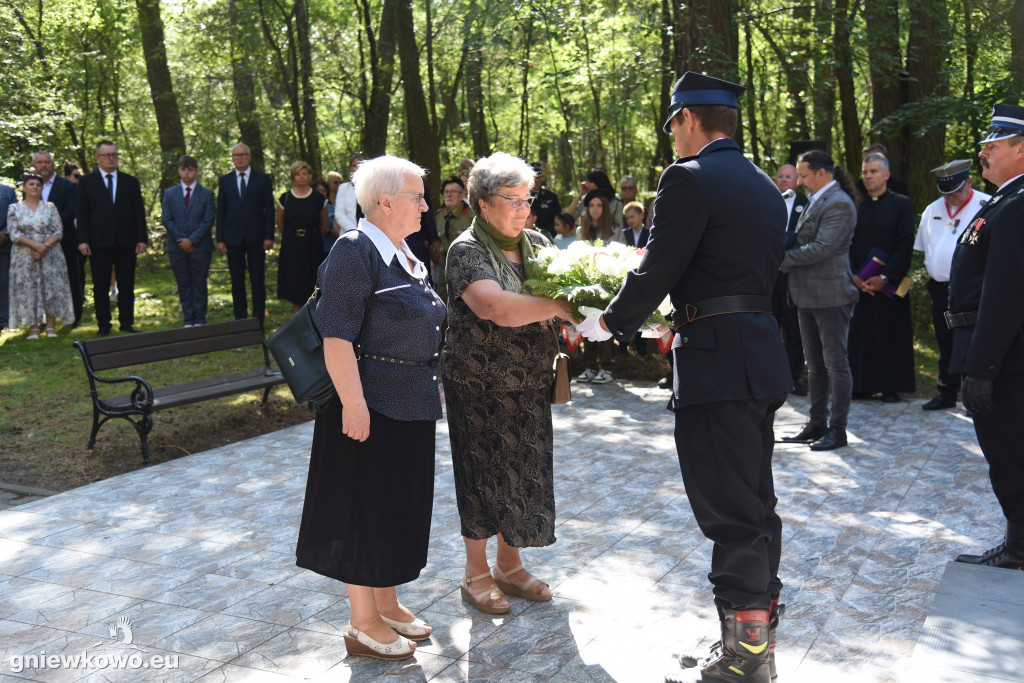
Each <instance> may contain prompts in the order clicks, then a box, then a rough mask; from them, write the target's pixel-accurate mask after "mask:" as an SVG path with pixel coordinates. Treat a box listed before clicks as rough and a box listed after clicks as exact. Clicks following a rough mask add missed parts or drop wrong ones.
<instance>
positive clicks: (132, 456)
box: [0, 251, 312, 491]
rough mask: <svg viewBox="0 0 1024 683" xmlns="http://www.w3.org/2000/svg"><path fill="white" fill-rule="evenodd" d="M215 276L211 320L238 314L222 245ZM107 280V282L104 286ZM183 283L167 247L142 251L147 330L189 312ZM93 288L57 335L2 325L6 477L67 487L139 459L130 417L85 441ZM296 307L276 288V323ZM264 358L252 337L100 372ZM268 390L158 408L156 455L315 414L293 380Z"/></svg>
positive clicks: (164, 374) (164, 379)
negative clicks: (73, 325)
mask: <svg viewBox="0 0 1024 683" xmlns="http://www.w3.org/2000/svg"><path fill="white" fill-rule="evenodd" d="M268 256H269V257H270V258H268V268H267V292H268V294H269V295H270V297H273V295H274V294H276V289H277V279H276V278H277V265H276V252H275V251H272V252H271V253H270V254H269V255H268ZM209 282H210V303H209V315H208V318H207V319H208V320H209V322H211V323H212V322H223V321H228V320H232V319H233V317H234V316H233V315H232V304H231V282H230V277H229V274H228V270H227V262H226V260H225V258H224V257H223V256H220V255H219V254H215V255H214V260H213V267H212V268H211V273H210V280H209ZM103 289H104V292H105V291H106V287H104V288H103ZM176 289H177V287H176V284H175V281H174V276H173V274H172V272H171V269H170V264H169V261H168V259H167V256H166V255H165V254H163V253H148V254H145V255H143V256H140V257H139V262H138V268H137V273H136V289H135V296H136V302H135V321H136V322H135V324H136V326H137V327H140V328H142V329H143V330H144V331H147V332H150V331H155V330H160V329H167V328H173V327H180V326H181V325H182V323H183V320H182V314H181V306H180V303H179V301H178V296H177V292H176ZM86 298H87V301H86V308H85V314H84V316H83V320H82V325H81V326H80V327H79V328H78V329H77V330H72V329H70V328H69V327H68V326H66V325H64V326H62V327H59V328H58V337H57V338H56V339H49V338H45V339H41V340H39V341H28V340H27V339H25V337H26V335H27V331H26V330H20V331H17V332H13V333H12V332H11V331H9V330H5V331H4V332H3V333H0V357H2V358H3V363H2V368H0V393H2V395H3V397H4V400H3V405H0V481H3V482H6V483H13V484H21V485H24V486H35V487H39V488H46V489H51V490H58V491H63V490H67V489H70V488H74V487H77V486H81V485H83V484H86V483H89V482H92V481H98V480H100V479H105V478H107V477H110V476H113V475H115V474H120V473H122V472H127V471H131V470H134V469H137V468H139V467H141V461H142V458H141V455H140V451H139V438H138V435H137V434H136V432H135V429H134V427H132V426H131V425H130V424H128V423H127V422H126V421H124V420H112V421H110V422H108V423H106V424H105V425H103V427H102V429H100V433H99V436H98V438H97V441H96V445H95V447H93V448H92V449H89V448H87V447H86V442H87V441H88V438H89V431H90V429H91V426H92V400H91V399H90V397H89V383H88V379H87V377H86V373H85V366H84V364H83V363H82V358H81V356H80V355H79V353H78V351H77V350H76V349H75V348H74V347H73V346H72V342H74V341H76V340H85V339H92V338H94V337H95V336H96V332H97V327H96V321H95V319H94V317H93V311H92V286H91V283H89V284H87V293H86ZM113 308H115V309H116V306H114V307H113ZM290 316H291V304H290V303H289V302H287V301H279V300H277V299H276V298H268V301H267V318H266V327H267V330H268V331H272V330H275V329H277V327H279V326H280V325H281V324H282V323H284V321H285V320H287V319H288V318H289V317H290ZM116 317H117V315H116V310H115V312H114V318H115V320H114V323H115V324H114V332H113V334H119V332H118V331H117V325H116ZM262 362H263V354H262V352H261V351H260V350H259V349H258V348H255V347H253V348H249V349H240V350H235V351H222V352H217V353H214V354H207V355H205V356H199V357H195V358H185V359H180V360H176V361H170V362H160V363H153V364H148V365H143V366H137V367H130V368H123V369H120V370H113V371H107V372H103V373H100V374H101V376H107V377H110V376H123V375H128V374H137V375H139V376H140V377H143V378H144V379H146V380H147V381H149V382H150V383H151V384H152V385H153V386H163V385H166V384H174V383H180V382H187V381H191V380H193V379H199V378H202V377H210V376H216V375H220V374H226V373H230V372H236V371H239V370H246V369H251V368H254V367H259V366H260V365H261V364H262ZM129 386H130V385H110V386H107V387H100V389H99V390H100V392H101V395H104V396H114V395H118V394H121V393H125V392H126V391H127V390H128V389H127V387H129ZM104 392H107V393H104ZM261 397H262V392H252V393H248V394H239V395H236V396H228V397H224V398H220V399H214V400H210V401H203V402H201V403H197V404H194V405H190V406H184V407H181V408H174V409H170V410H165V411H161V412H158V413H156V414H155V415H154V417H153V419H154V427H153V431H152V432H150V436H149V447H150V457H151V460H152V461H153V462H163V461H167V460H173V459H175V458H179V457H182V456H185V455H189V454H191V453H195V452H198V451H203V450H207V449H209V448H215V447H217V446H221V445H224V444H228V443H233V442H235V441H238V440H241V439H245V438H249V437H252V436H257V435H259V434H264V433H268V432H272V431H276V430H278V429H281V428H283V427H286V426H289V425H292V424H297V423H299V422H303V421H306V420H309V419H311V418H312V414H311V413H310V411H309V409H308V408H307V407H306V406H300V405H296V404H295V402H294V401H293V400H292V397H291V394H290V393H289V391H288V389H287V387H284V386H281V387H277V388H275V389H273V390H272V391H271V393H270V397H269V398H268V400H267V403H266V404H261V403H260V398H261Z"/></svg>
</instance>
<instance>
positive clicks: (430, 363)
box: [358, 353, 437, 368]
mask: <svg viewBox="0 0 1024 683" xmlns="http://www.w3.org/2000/svg"><path fill="white" fill-rule="evenodd" d="M358 357H359V358H369V359H370V360H375V361H378V362H381V363H394V364H395V365H413V366H417V367H428V368H436V367H437V359H436V358H431V359H430V360H405V359H404V358H388V357H387V356H377V355H374V354H371V353H361V354H360V355H359V356H358Z"/></svg>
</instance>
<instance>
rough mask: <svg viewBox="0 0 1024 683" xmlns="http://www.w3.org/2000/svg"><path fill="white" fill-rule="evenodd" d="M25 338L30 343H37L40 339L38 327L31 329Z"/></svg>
mask: <svg viewBox="0 0 1024 683" xmlns="http://www.w3.org/2000/svg"><path fill="white" fill-rule="evenodd" d="M25 338H26V339H28V340H30V341H37V340H38V339H39V328H38V327H33V328H30V329H29V331H28V336H27V337H25Z"/></svg>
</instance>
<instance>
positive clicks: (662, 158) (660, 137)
mask: <svg viewBox="0 0 1024 683" xmlns="http://www.w3.org/2000/svg"><path fill="white" fill-rule="evenodd" d="M656 1H658V4H659V6H660V7H661V92H660V97H659V98H658V105H659V106H658V111H656V112H655V113H654V135H655V138H654V139H655V140H657V148H656V149H655V150H654V158H653V159H652V160H651V172H650V173H648V177H647V186H648V187H654V186H655V184H656V182H657V179H658V169H660V168H661V167H662V166H663V165H667V164H668V163H671V160H672V159H673V158H674V157H675V152H674V151H673V150H672V139H671V138H670V137H669V136H668V135H665V131H664V130H663V128H662V127H663V126H664V125H665V117H666V113H667V112H668V108H669V104H670V103H671V102H672V85H673V84H674V83H675V79H676V74H675V73H674V72H673V68H672V67H673V57H672V5H673V4H674V3H672V2H671V0H656Z"/></svg>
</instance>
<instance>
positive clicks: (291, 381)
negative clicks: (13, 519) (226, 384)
mask: <svg viewBox="0 0 1024 683" xmlns="http://www.w3.org/2000/svg"><path fill="white" fill-rule="evenodd" d="M378 258H379V257H378V255H377V253H376V251H375V250H374V251H373V252H371V254H370V282H371V285H370V295H369V296H368V297H367V298H366V308H365V309H364V310H363V323H362V325H360V326H359V334H358V336H357V337H356V339H355V340H354V341H353V342H352V346H353V348H354V349H355V350H356V355H357V357H358V355H359V349H360V346H361V339H362V336H363V330H364V329H365V328H366V320H367V317H368V314H369V312H370V302H371V301H372V299H373V292H374V290H376V289H377V259H378ZM319 299H320V284H319V283H317V285H316V288H315V289H314V290H313V293H312V294H311V295H310V297H309V300H308V301H306V303H305V305H304V306H303V307H302V308H300V309H299V310H298V312H297V313H296V314H295V315H293V316H292V317H291V319H290V320H289V321H288V322H286V323H285V324H284V325H282V326H281V327H280V329H278V330H277V332H274V334H273V335H272V336H271V337H270V340H269V341H268V342H267V345H268V346H269V347H270V352H271V353H272V354H274V360H275V361H277V367H278V368H280V369H281V375H283V376H284V380H285V382H287V383H288V388H289V389H291V391H292V396H293V397H294V398H295V401H296V402H297V403H309V404H310V405H312V406H313V407H314V408H315V409H316V410H317V411H321V410H323V409H324V408H326V407H327V406H328V405H329V404H330V402H331V401H333V400H334V398H335V397H336V396H337V395H338V392H337V391H336V390H335V389H334V381H333V380H331V375H330V374H329V373H328V372H327V363H326V362H325V361H324V338H323V336H322V335H321V334H320V328H319V326H318V325H317V321H316V304H317V301H318V300H319Z"/></svg>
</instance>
